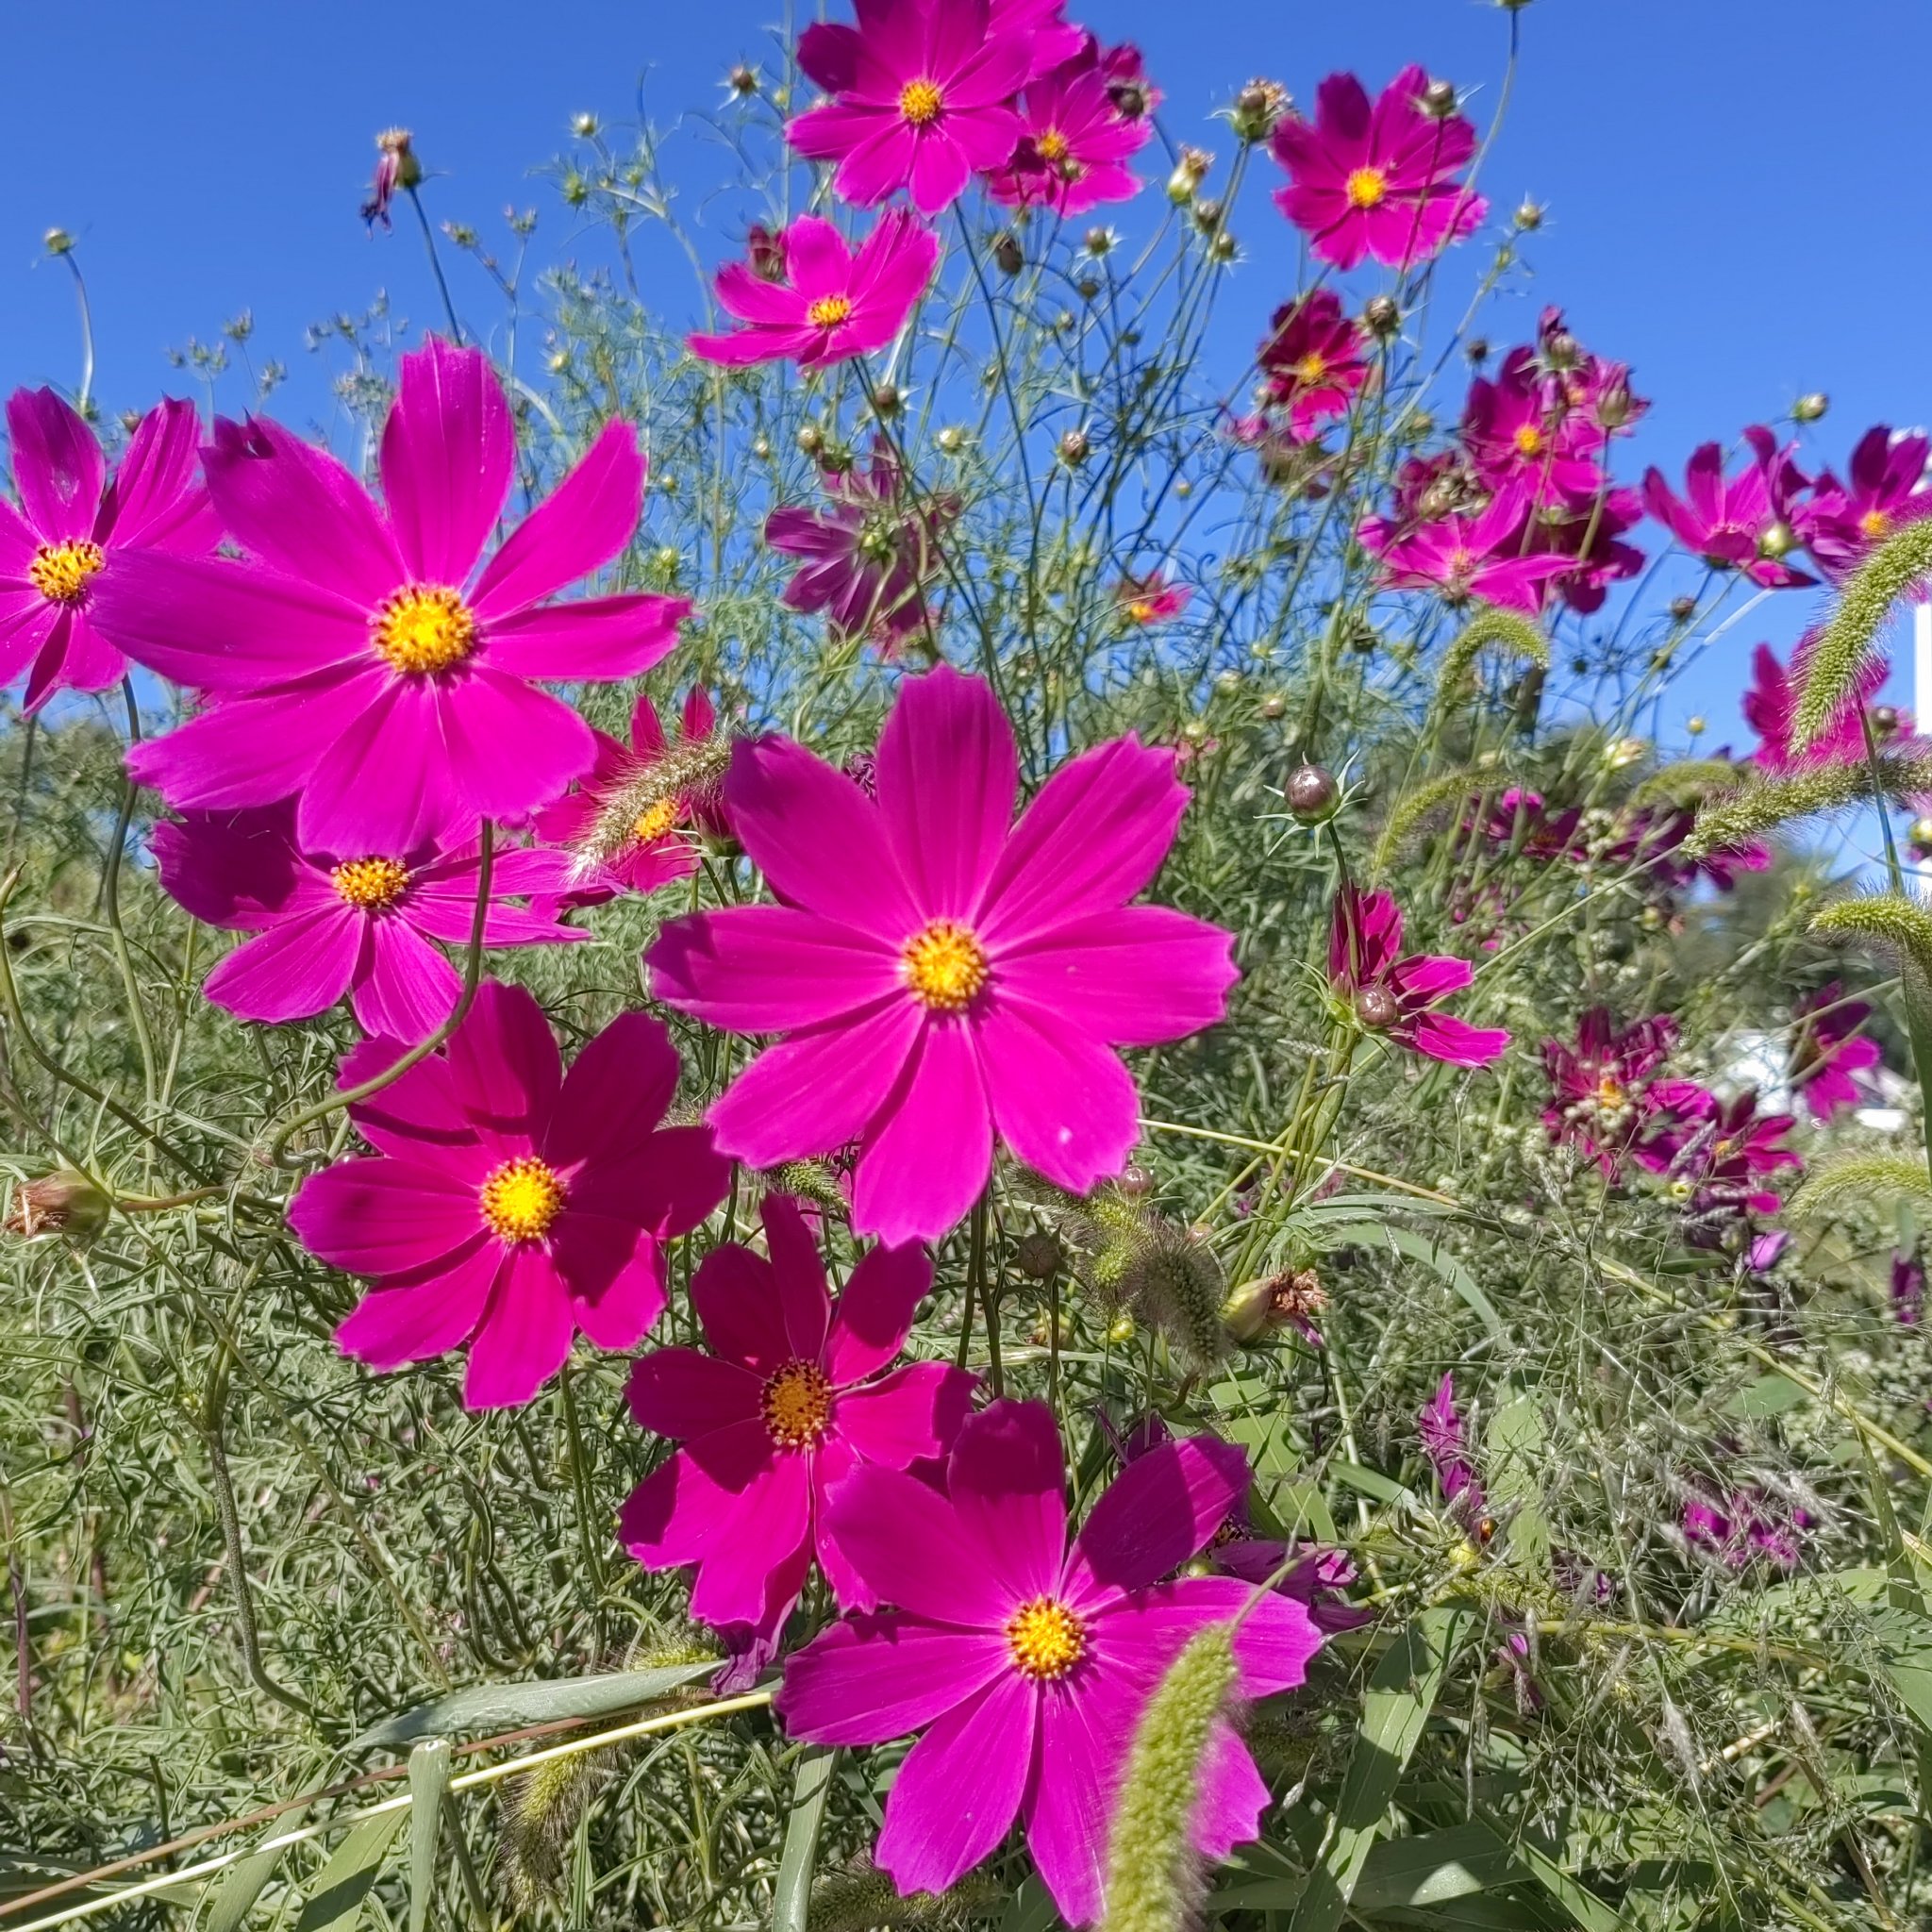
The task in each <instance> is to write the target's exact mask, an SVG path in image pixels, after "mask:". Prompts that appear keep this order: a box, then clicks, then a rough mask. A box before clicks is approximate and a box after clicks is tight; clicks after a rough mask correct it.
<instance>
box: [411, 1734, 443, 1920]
mask: <svg viewBox="0 0 1932 1932" xmlns="http://www.w3.org/2000/svg"><path fill="white" fill-rule="evenodd" d="M448 1789H449V1740H448V1739H447V1738H425V1739H424V1740H423V1741H422V1742H421V1743H420V1744H418V1745H417V1746H416V1748H415V1749H414V1750H413V1751H411V1752H410V1753H409V1932H425V1928H426V1927H427V1925H428V1924H429V1901H430V1900H431V1899H432V1898H434V1897H435V1896H436V1853H437V1840H438V1839H439V1837H440V1836H441V1828H442V1794H443V1792H444V1791H446V1790H448Z"/></svg>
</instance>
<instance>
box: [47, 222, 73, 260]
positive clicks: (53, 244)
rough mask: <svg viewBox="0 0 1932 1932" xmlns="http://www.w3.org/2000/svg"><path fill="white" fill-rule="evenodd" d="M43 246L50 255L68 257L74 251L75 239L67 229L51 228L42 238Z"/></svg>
mask: <svg viewBox="0 0 1932 1932" xmlns="http://www.w3.org/2000/svg"><path fill="white" fill-rule="evenodd" d="M41 246H42V248H44V249H45V250H46V251H47V253H48V254H49V255H68V254H71V253H72V252H73V249H74V237H73V236H72V235H70V234H69V233H68V232H67V230H66V229H65V228H49V229H48V230H47V232H46V233H45V234H44V235H42V237H41Z"/></svg>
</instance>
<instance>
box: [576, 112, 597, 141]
mask: <svg viewBox="0 0 1932 1932" xmlns="http://www.w3.org/2000/svg"><path fill="white" fill-rule="evenodd" d="M570 131H571V132H572V133H573V134H575V136H576V138H577V139H578V140H579V141H589V140H590V138H591V135H593V134H595V133H596V131H597V117H596V115H594V114H573V115H572V116H571V117H570Z"/></svg>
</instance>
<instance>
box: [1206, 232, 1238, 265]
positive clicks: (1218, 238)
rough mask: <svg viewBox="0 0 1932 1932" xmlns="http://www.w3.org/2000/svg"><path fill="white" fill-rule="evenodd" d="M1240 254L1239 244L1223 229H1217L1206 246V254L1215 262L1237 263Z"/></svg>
mask: <svg viewBox="0 0 1932 1932" xmlns="http://www.w3.org/2000/svg"><path fill="white" fill-rule="evenodd" d="M1208 255H1209V256H1210V257H1212V258H1213V259H1214V260H1216V261H1237V260H1239V259H1240V258H1241V243H1240V242H1237V241H1236V240H1235V239H1234V237H1233V236H1232V235H1231V234H1229V233H1228V231H1227V230H1226V229H1225V228H1222V229H1218V230H1217V231H1216V233H1215V236H1214V239H1213V240H1212V241H1211V242H1208Z"/></svg>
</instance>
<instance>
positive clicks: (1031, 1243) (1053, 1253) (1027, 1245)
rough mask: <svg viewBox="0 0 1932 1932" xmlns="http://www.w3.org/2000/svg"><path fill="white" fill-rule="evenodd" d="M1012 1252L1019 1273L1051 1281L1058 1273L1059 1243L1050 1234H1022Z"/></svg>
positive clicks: (1033, 1278)
mask: <svg viewBox="0 0 1932 1932" xmlns="http://www.w3.org/2000/svg"><path fill="white" fill-rule="evenodd" d="M1014 1253H1015V1258H1016V1259H1017V1260H1018V1262H1019V1264H1020V1273H1021V1274H1024V1275H1026V1276H1028V1277H1029V1278H1030V1279H1032V1280H1034V1281H1051V1280H1052V1279H1053V1277H1054V1276H1055V1275H1056V1274H1058V1273H1059V1270H1060V1244H1059V1242H1058V1241H1055V1240H1054V1238H1053V1236H1052V1235H1050V1234H1041V1233H1040V1232H1038V1231H1037V1230H1036V1231H1035V1232H1034V1233H1032V1234H1023V1235H1022V1236H1021V1237H1020V1241H1019V1244H1018V1246H1017V1248H1016V1249H1015V1251H1014Z"/></svg>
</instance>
